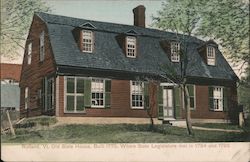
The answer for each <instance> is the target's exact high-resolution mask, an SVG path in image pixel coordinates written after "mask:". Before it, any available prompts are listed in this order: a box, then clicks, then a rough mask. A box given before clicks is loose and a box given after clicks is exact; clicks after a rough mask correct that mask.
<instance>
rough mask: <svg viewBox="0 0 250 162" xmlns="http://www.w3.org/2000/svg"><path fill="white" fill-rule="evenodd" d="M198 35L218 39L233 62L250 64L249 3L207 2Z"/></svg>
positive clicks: (236, 1) (238, 0) (201, 13)
mask: <svg viewBox="0 0 250 162" xmlns="http://www.w3.org/2000/svg"><path fill="white" fill-rule="evenodd" d="M200 9H201V11H200V15H201V21H200V24H199V27H198V30H197V34H198V35H201V36H203V37H210V38H212V39H216V40H217V41H218V42H219V44H220V45H221V46H222V47H223V49H224V50H225V54H227V55H228V56H229V57H230V58H232V59H233V61H235V62H237V61H243V63H244V64H245V63H249V61H250V55H249V2H247V1H244V0H214V1H206V3H205V5H204V6H203V7H202V8H200Z"/></svg>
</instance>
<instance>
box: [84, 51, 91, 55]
mask: <svg viewBox="0 0 250 162" xmlns="http://www.w3.org/2000/svg"><path fill="white" fill-rule="evenodd" d="M82 52H83V53H87V54H92V53H93V51H82Z"/></svg>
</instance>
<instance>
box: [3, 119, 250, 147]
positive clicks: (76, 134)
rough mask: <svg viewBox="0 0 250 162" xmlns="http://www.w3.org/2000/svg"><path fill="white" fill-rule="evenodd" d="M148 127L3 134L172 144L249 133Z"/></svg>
mask: <svg viewBox="0 0 250 162" xmlns="http://www.w3.org/2000/svg"><path fill="white" fill-rule="evenodd" d="M148 128H149V125H134V124H112V125H80V124H72V125H59V126H51V125H50V126H48V125H47V124H45V125H43V126H41V125H39V126H33V127H31V128H17V129H16V137H15V138H14V137H12V136H10V135H2V136H1V139H2V142H4V143H57V142H58V143H62V142H63V143H168V142H169V143H170V142H171V143H173V142H242V141H248V142H249V141H250V134H249V132H248V133H247V132H240V133H235V132H219V131H204V130H194V132H195V136H192V137H191V136H188V135H187V133H186V132H187V131H186V129H185V128H179V127H174V126H170V125H158V126H157V129H156V130H155V131H154V132H152V131H149V129H148Z"/></svg>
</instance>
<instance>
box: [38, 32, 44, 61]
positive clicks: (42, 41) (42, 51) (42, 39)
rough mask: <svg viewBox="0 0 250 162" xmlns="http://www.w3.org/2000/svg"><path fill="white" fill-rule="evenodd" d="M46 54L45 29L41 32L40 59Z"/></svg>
mask: <svg viewBox="0 0 250 162" xmlns="http://www.w3.org/2000/svg"><path fill="white" fill-rule="evenodd" d="M44 55H45V48H44V31H42V33H41V34H40V55H39V59H40V61H43V60H44Z"/></svg>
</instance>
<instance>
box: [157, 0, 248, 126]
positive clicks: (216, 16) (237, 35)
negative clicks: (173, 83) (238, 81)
mask: <svg viewBox="0 0 250 162" xmlns="http://www.w3.org/2000/svg"><path fill="white" fill-rule="evenodd" d="M248 9H249V2H248V1H245V0H215V1H205V0H185V1H182V0H166V2H165V3H163V5H162V9H161V10H160V11H159V12H158V15H157V16H156V17H153V20H154V23H153V25H154V26H156V27H158V28H161V29H164V30H167V31H173V32H176V33H177V35H178V33H182V34H187V35H188V36H190V35H195V36H199V37H201V38H204V39H215V40H216V41H217V42H218V44H219V45H220V47H222V50H223V51H224V52H223V53H224V54H225V53H226V54H227V56H228V57H229V58H231V59H232V60H233V61H234V63H239V62H240V63H241V64H242V66H241V68H242V67H244V65H245V64H247V65H248V66H249V65H250V58H249V57H250V55H249V10H248ZM183 42H184V44H185V41H183ZM182 52H184V53H183V57H185V51H182ZM184 65H185V63H184ZM241 68H240V69H241ZM184 72H185V70H184ZM183 79H184V80H185V77H183ZM183 84H184V83H183V82H182V85H183ZM182 89H183V88H182ZM184 89H185V88H184ZM185 98H186V97H185ZM187 98H188V97H187ZM187 102H188V101H187ZM186 110H187V109H186ZM187 112H188V110H187ZM186 118H188V116H187V117H186ZM187 123H188V122H187Z"/></svg>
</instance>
